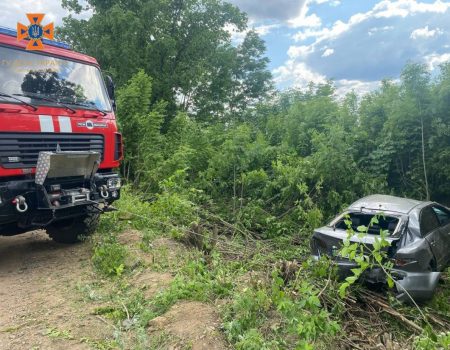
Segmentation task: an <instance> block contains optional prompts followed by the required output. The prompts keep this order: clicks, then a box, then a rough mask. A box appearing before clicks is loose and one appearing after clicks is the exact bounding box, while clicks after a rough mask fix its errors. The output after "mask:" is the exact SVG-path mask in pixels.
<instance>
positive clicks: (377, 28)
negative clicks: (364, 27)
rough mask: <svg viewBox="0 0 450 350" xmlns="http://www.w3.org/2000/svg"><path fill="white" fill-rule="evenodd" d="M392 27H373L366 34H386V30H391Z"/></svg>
mask: <svg viewBox="0 0 450 350" xmlns="http://www.w3.org/2000/svg"><path fill="white" fill-rule="evenodd" d="M393 29H394V26H384V27H373V28H370V30H369V31H368V32H367V34H369V36H371V35H374V34H375V33H379V32H387V31H388V30H393Z"/></svg>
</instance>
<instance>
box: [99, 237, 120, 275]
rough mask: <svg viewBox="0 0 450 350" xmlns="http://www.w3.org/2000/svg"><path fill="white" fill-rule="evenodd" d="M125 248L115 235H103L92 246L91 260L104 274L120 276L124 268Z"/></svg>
mask: <svg viewBox="0 0 450 350" xmlns="http://www.w3.org/2000/svg"><path fill="white" fill-rule="evenodd" d="M126 255H127V250H126V248H125V247H124V246H123V245H121V244H120V243H118V242H117V238H116V236H115V235H113V234H111V235H104V236H103V237H102V238H101V240H100V241H99V242H97V244H96V246H95V247H94V255H93V257H92V262H93V263H94V266H95V267H96V268H97V270H98V271H99V272H101V273H102V274H104V275H106V276H121V275H122V273H123V271H124V269H125V258H126Z"/></svg>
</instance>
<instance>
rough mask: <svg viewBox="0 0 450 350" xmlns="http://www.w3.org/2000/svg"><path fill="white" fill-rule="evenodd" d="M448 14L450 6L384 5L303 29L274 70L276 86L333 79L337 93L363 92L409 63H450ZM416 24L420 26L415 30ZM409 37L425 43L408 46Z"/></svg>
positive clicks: (405, 0) (409, 1) (401, 0)
mask: <svg viewBox="0 0 450 350" xmlns="http://www.w3.org/2000/svg"><path fill="white" fill-rule="evenodd" d="M319 1H320V0H319ZM316 2H318V1H316ZM320 2H321V3H324V2H325V1H320ZM305 7H306V6H305ZM448 14H449V15H450V1H446V2H444V1H441V0H436V1H434V2H432V3H423V2H420V0H417V1H414V0H397V1H394V0H393V1H386V0H383V1H380V2H378V3H377V4H376V5H375V6H374V7H373V8H372V9H370V10H368V11H366V12H362V13H356V14H353V15H352V16H351V17H350V18H349V19H348V20H346V21H343V20H337V21H336V22H334V23H333V24H331V25H328V26H326V27H308V28H303V29H302V30H300V31H298V32H297V33H295V34H294V35H293V36H292V38H293V40H294V41H295V42H297V43H298V45H295V46H291V47H290V48H289V50H288V52H287V55H288V59H287V60H286V62H285V63H284V64H283V65H282V66H281V67H278V68H277V69H275V70H274V71H273V72H274V75H275V77H276V81H277V82H278V85H279V86H284V85H286V84H288V83H292V82H294V83H295V84H297V85H299V84H302V83H304V84H305V85H306V84H307V82H308V79H307V78H310V80H312V81H314V82H321V81H322V82H323V81H324V79H325V78H331V79H334V80H335V82H336V86H337V88H338V90H339V94H345V93H346V92H348V91H351V90H352V89H355V91H356V90H357V92H358V91H361V92H362V93H364V92H367V91H370V90H372V89H374V88H376V87H377V86H378V85H377V84H378V81H379V80H381V79H383V78H386V77H387V78H396V77H398V76H399V74H400V72H401V69H402V68H403V67H404V65H405V64H406V63H407V62H408V61H410V60H412V61H414V62H425V63H426V64H428V66H429V67H430V69H435V68H436V67H437V66H438V65H439V64H440V63H442V62H445V61H447V60H449V59H450V57H449V56H450V51H449V50H448V48H449V47H450V46H447V47H446V46H445V45H444V43H447V42H450V21H448V18H449V17H448ZM417 23H423V26H424V27H423V28H417ZM427 23H428V25H426V24H427ZM430 23H432V24H433V26H431V25H430ZM441 36H442V37H441ZM410 38H415V39H417V38H426V39H428V40H421V41H417V43H415V44H412V42H411V40H409V39H410ZM437 38H438V39H437ZM302 43H304V44H302ZM331 47H332V49H331ZM297 75H299V76H298V77H297Z"/></svg>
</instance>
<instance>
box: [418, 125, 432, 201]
mask: <svg viewBox="0 0 450 350" xmlns="http://www.w3.org/2000/svg"><path fill="white" fill-rule="evenodd" d="M420 124H421V127H422V163H423V176H424V178H425V193H426V196H427V198H426V199H427V200H430V192H429V191H428V176H427V166H426V163H425V141H424V131H423V117H420Z"/></svg>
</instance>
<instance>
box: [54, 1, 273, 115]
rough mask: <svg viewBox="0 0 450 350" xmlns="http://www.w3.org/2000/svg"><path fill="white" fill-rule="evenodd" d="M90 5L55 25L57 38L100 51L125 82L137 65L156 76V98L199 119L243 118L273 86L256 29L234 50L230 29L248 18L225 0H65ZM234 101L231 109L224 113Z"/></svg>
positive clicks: (75, 8) (76, 7) (152, 96)
mask: <svg viewBox="0 0 450 350" xmlns="http://www.w3.org/2000/svg"><path fill="white" fill-rule="evenodd" d="M85 5H87V6H88V7H89V8H90V10H91V11H92V13H93V15H92V16H91V17H90V18H89V19H88V20H85V19H82V20H79V19H76V18H75V17H74V16H72V15H70V16H68V17H66V18H64V19H63V23H64V25H63V27H62V28H58V31H57V35H58V36H59V38H60V39H62V40H64V41H67V42H71V43H72V44H73V46H74V47H75V49H76V50H79V51H82V52H85V53H87V54H90V55H92V56H95V57H96V58H97V59H98V60H99V62H100V64H101V66H102V67H103V69H104V70H106V71H107V72H108V73H109V74H111V75H113V76H114V78H115V79H116V80H117V82H118V83H119V85H120V86H122V85H123V84H125V83H126V82H127V81H128V80H129V79H130V78H131V77H132V76H133V74H135V73H136V72H137V71H138V70H140V69H143V70H144V71H145V72H146V73H147V74H149V75H150V76H152V77H153V88H152V91H151V92H150V91H146V95H144V97H145V98H146V99H147V100H148V101H152V103H154V102H156V101H162V100H164V101H166V102H167V103H168V115H169V116H168V117H169V118H167V119H166V121H169V119H170V118H172V117H173V116H174V115H176V110H177V109H178V108H180V109H181V110H183V111H187V110H192V111H195V115H196V117H197V118H198V119H199V120H211V117H212V116H215V117H224V116H225V115H227V119H229V118H230V117H231V116H237V117H238V116H240V114H241V113H244V112H245V109H246V108H247V106H254V105H255V104H256V103H257V102H259V101H260V100H261V99H262V98H264V96H265V95H266V94H267V92H268V91H269V90H270V89H271V81H270V78H271V74H270V72H269V71H268V70H267V63H268V59H267V58H266V57H264V51H265V47H264V43H263V41H262V40H261V39H260V38H259V37H258V35H257V34H256V33H255V32H254V31H249V32H248V33H247V34H246V36H245V39H244V41H243V42H242V43H241V44H240V45H238V47H235V46H233V45H232V41H231V35H230V33H229V31H227V28H234V29H235V30H236V32H240V33H244V30H246V26H247V16H246V15H245V14H244V13H242V12H241V11H240V10H239V9H238V8H237V7H235V6H233V5H231V4H230V3H227V2H224V1H221V0H185V1H177V0H168V1H166V0H148V1H132V0H125V1H99V0H88V1H76V0H70V1H64V2H63V6H65V8H67V9H69V10H71V12H72V13H77V12H79V11H80V10H81V9H82V6H85ZM225 106H229V110H228V111H227V110H225Z"/></svg>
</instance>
